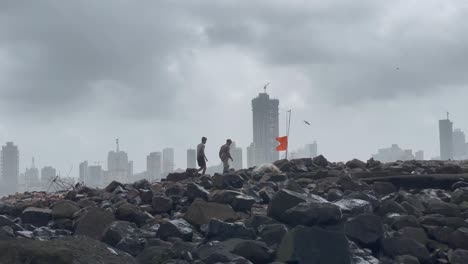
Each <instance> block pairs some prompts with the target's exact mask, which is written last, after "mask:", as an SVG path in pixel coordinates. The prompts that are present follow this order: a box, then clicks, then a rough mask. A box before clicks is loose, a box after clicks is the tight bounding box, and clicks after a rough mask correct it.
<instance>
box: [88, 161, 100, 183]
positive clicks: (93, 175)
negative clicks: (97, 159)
mask: <svg viewBox="0 0 468 264" xmlns="http://www.w3.org/2000/svg"><path fill="white" fill-rule="evenodd" d="M103 178H104V173H103V171H102V167H101V166H100V165H93V166H89V167H88V183H87V185H88V186H89V187H103Z"/></svg>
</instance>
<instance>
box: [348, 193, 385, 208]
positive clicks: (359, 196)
mask: <svg viewBox="0 0 468 264" xmlns="http://www.w3.org/2000/svg"><path fill="white" fill-rule="evenodd" d="M345 198H351V199H360V200H364V201H368V202H369V203H370V204H371V205H372V208H373V209H374V210H375V209H376V208H378V207H379V206H380V204H381V202H380V200H379V199H378V198H377V197H375V196H374V195H371V194H369V193H365V192H352V193H349V194H346V196H345Z"/></svg>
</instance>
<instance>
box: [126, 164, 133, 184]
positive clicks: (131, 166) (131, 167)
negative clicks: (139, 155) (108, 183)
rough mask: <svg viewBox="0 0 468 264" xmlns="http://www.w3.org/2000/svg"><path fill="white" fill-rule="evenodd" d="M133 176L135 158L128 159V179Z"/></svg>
mask: <svg viewBox="0 0 468 264" xmlns="http://www.w3.org/2000/svg"><path fill="white" fill-rule="evenodd" d="M132 177H133V160H130V161H128V167H127V180H128V179H130V178H132Z"/></svg>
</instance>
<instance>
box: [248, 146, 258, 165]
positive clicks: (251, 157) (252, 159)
mask: <svg viewBox="0 0 468 264" xmlns="http://www.w3.org/2000/svg"><path fill="white" fill-rule="evenodd" d="M255 165H256V162H255V146H254V143H251V144H250V146H248V147H247V168H252V167H254V166H255Z"/></svg>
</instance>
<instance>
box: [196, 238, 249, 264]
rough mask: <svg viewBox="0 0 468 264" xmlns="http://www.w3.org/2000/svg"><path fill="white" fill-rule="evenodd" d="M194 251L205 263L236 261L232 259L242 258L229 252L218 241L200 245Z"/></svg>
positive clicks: (214, 263)
mask: <svg viewBox="0 0 468 264" xmlns="http://www.w3.org/2000/svg"><path fill="white" fill-rule="evenodd" d="M196 253H197V255H198V257H199V258H200V260H201V261H203V263H205V264H216V263H237V262H234V261H236V260H237V261H239V260H242V259H244V258H243V257H241V256H239V255H235V254H233V253H231V252H229V249H228V248H227V246H226V245H224V244H223V243H221V242H218V241H214V242H208V243H206V244H204V245H202V246H200V247H199V248H198V249H197V251H196ZM240 263H242V262H240ZM244 263H245V262H244Z"/></svg>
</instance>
